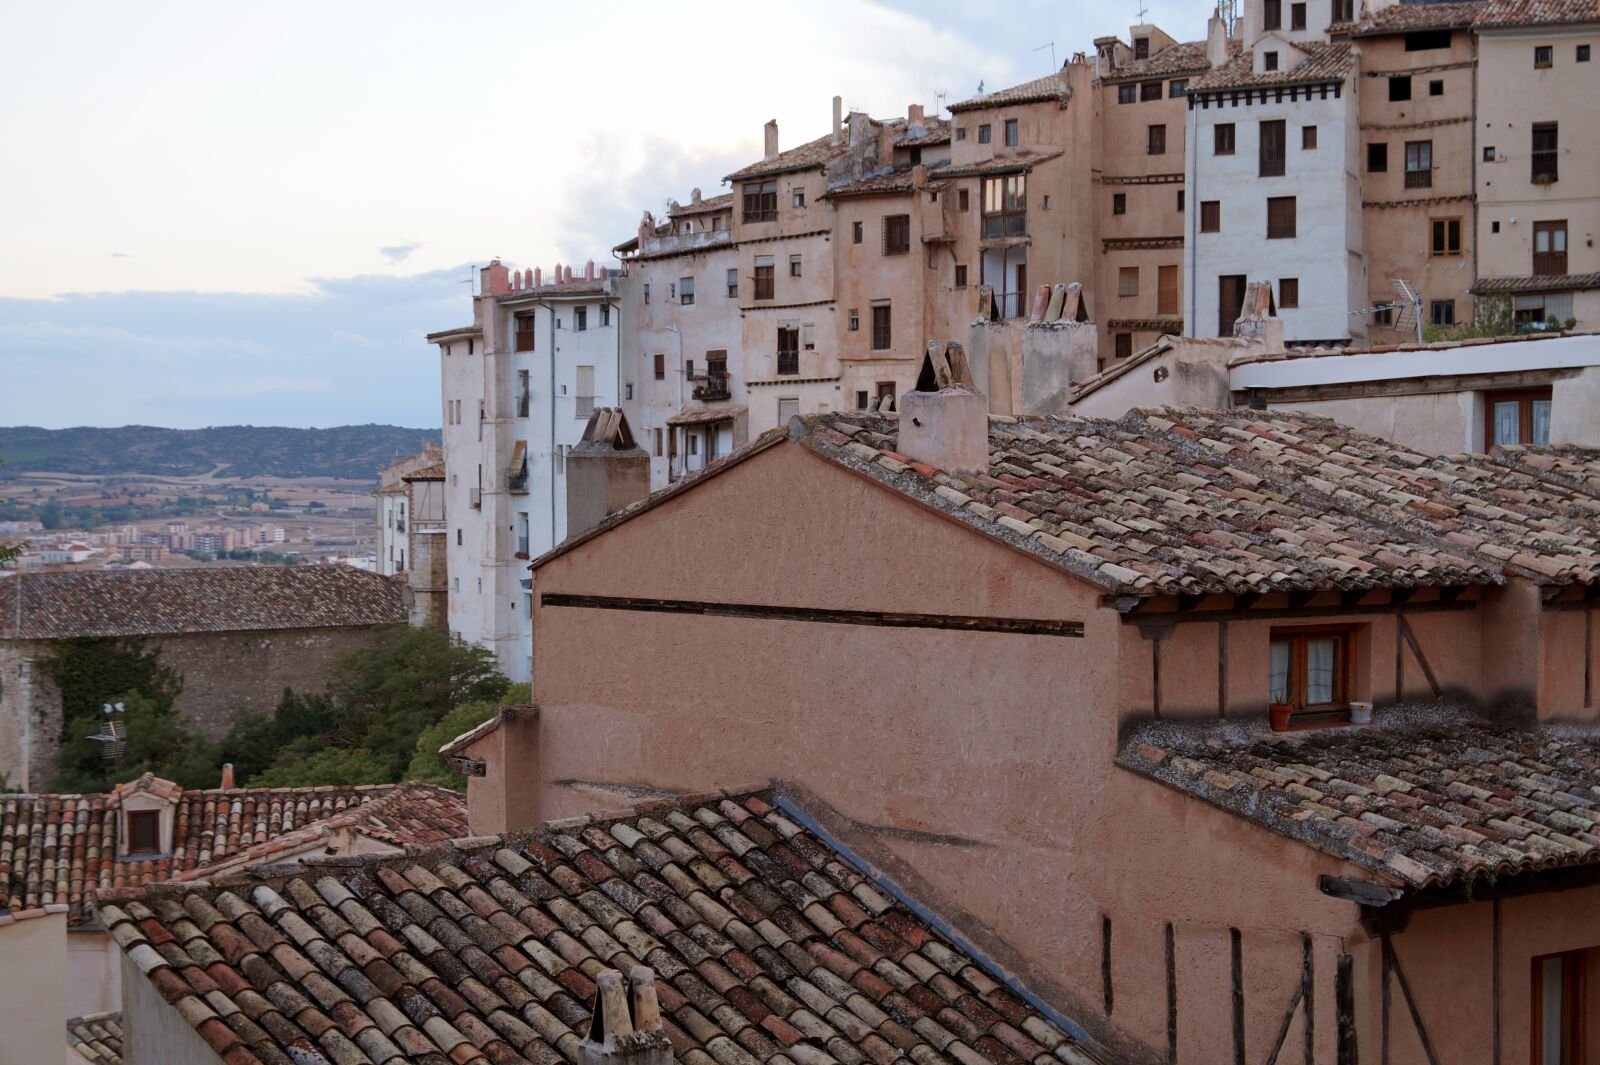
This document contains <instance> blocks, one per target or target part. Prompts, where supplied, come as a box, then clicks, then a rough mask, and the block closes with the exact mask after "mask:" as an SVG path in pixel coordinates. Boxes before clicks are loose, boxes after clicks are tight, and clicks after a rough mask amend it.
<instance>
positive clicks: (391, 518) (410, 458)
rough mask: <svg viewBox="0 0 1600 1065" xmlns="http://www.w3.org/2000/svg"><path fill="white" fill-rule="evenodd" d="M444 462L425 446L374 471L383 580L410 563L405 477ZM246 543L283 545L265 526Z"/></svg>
mask: <svg viewBox="0 0 1600 1065" xmlns="http://www.w3.org/2000/svg"><path fill="white" fill-rule="evenodd" d="M443 460H444V455H443V454H442V453H441V452H440V450H439V448H438V447H437V446H435V445H433V444H429V445H428V446H427V447H426V448H424V449H423V450H421V451H419V452H417V453H416V454H415V455H407V456H406V457H405V458H403V459H396V460H395V461H394V462H391V463H390V464H389V465H387V466H385V467H384V468H383V469H381V470H379V471H378V490H377V491H376V492H374V493H372V496H373V499H374V500H375V502H376V504H377V506H376V507H375V510H376V517H377V522H378V552H377V571H378V572H379V573H381V574H383V575H384V576H385V577H393V576H394V575H395V574H397V573H404V572H405V571H406V570H407V568H409V566H410V564H411V560H410V559H409V557H408V551H409V543H408V539H409V533H408V531H407V530H408V528H409V524H408V523H409V518H410V514H409V513H408V512H409V510H410V506H411V503H410V492H409V491H408V490H407V487H406V481H405V478H406V476H407V475H409V474H412V473H415V472H417V471H418V470H420V469H424V468H426V467H428V466H433V465H437V464H438V463H439V462H442V461H443ZM248 543H263V544H264V543H280V544H281V543H283V529H282V528H276V529H270V530H269V529H268V528H267V527H266V526H265V525H263V526H261V528H260V529H259V530H256V531H255V534H254V535H252V536H251V537H250V538H249V540H248V541H246V544H247V545H248Z"/></svg>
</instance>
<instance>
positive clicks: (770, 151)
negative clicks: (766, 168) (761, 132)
mask: <svg viewBox="0 0 1600 1065" xmlns="http://www.w3.org/2000/svg"><path fill="white" fill-rule="evenodd" d="M765 133H766V149H765V150H766V154H765V155H763V156H762V158H763V159H776V158H777V157H778V120H777V119H775V118H774V119H770V120H768V122H767V126H766V130H765Z"/></svg>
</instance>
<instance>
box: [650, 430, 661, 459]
mask: <svg viewBox="0 0 1600 1065" xmlns="http://www.w3.org/2000/svg"><path fill="white" fill-rule="evenodd" d="M652 432H653V433H655V438H656V446H655V456H656V458H660V457H661V430H660V429H654V430H652Z"/></svg>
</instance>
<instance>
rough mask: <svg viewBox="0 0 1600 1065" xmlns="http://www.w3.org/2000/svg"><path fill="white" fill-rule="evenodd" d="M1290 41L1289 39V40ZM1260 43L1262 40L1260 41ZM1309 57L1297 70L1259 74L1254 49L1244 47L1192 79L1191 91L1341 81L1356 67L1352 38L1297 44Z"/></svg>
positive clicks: (1268, 71) (1258, 43)
mask: <svg viewBox="0 0 1600 1065" xmlns="http://www.w3.org/2000/svg"><path fill="white" fill-rule="evenodd" d="M1286 43H1287V42H1286ZM1257 47H1260V42H1257ZM1293 47H1295V48H1299V49H1301V50H1303V51H1304V52H1305V53H1306V58H1305V59H1304V60H1302V61H1301V63H1300V64H1299V65H1298V66H1296V67H1295V68H1294V69H1293V70H1267V71H1262V72H1261V73H1260V74H1257V73H1255V72H1254V70H1253V64H1254V62H1255V60H1254V57H1253V55H1252V53H1251V52H1249V51H1244V52H1241V53H1239V55H1237V56H1235V57H1234V58H1233V59H1230V60H1228V61H1227V62H1226V63H1224V64H1222V66H1220V67H1217V68H1216V69H1214V70H1212V71H1210V72H1209V73H1206V74H1202V75H1201V76H1200V77H1198V78H1195V79H1194V80H1193V81H1191V82H1190V83H1189V91H1190V92H1204V91H1206V90H1207V89H1243V88H1263V87H1271V86H1275V85H1303V84H1305V83H1306V82H1316V81H1340V80H1342V79H1343V78H1344V77H1345V76H1346V75H1348V74H1349V73H1350V72H1351V71H1352V70H1354V69H1355V55H1354V53H1353V52H1351V50H1350V44H1349V42H1348V41H1344V42H1335V43H1333V44H1319V43H1315V42H1310V43H1304V44H1295V45H1293Z"/></svg>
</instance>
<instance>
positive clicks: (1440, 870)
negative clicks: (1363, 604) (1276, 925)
mask: <svg viewBox="0 0 1600 1065" xmlns="http://www.w3.org/2000/svg"><path fill="white" fill-rule="evenodd" d="M1386 713H1388V714H1390V715H1392V716H1394V717H1397V718H1401V719H1402V720H1400V721H1399V722H1398V723H1396V724H1394V725H1372V726H1364V727H1359V728H1344V729H1324V730H1319V731H1316V732H1307V733H1289V734H1278V733H1254V734H1248V735H1241V734H1239V733H1238V732H1229V731H1220V730H1197V731H1194V732H1189V731H1187V730H1185V729H1183V728H1181V727H1180V728H1172V727H1168V728H1165V729H1161V728H1153V729H1152V730H1150V731H1149V732H1147V733H1138V734H1135V735H1134V736H1133V737H1132V738H1130V739H1129V740H1128V741H1127V742H1126V743H1125V744H1124V745H1123V748H1122V751H1121V754H1120V755H1119V756H1118V764H1120V765H1123V766H1125V767H1127V768H1129V769H1133V770H1135V771H1137V772H1140V773H1143V774H1145V775H1147V776H1151V777H1154V778H1155V779H1156V780H1159V781H1161V782H1162V783H1164V784H1168V785H1171V786H1172V787H1174V788H1177V789H1178V790H1180V791H1183V792H1185V793H1187V794H1190V795H1193V796H1195V797H1196V798H1199V799H1203V800H1205V801H1207V802H1210V803H1214V804H1216V805H1218V806H1221V807H1223V808H1224V809H1227V810H1230V811H1232V812H1234V813H1236V814H1238V815H1240V816H1241V817H1245V818H1248V819H1250V820H1252V821H1255V822H1257V823H1258V824H1262V825H1265V826H1266V827H1268V828H1271V829H1273V830H1274V831H1277V832H1281V833H1282V834H1284V835H1286V836H1290V837H1292V838H1294V839H1298V840H1300V841H1301V842H1303V843H1307V844H1309V845H1311V846H1313V847H1317V848H1319V849H1320V850H1323V851H1326V852H1327V853H1329V854H1332V855H1335V856H1337V857H1340V858H1345V859H1348V860H1350V861H1352V862H1355V863H1356V864H1358V865H1361V866H1364V867H1366V868H1368V869H1371V870H1373V871H1375V872H1378V873H1382V874H1386V875H1388V876H1391V877H1394V878H1395V880H1396V881H1398V886H1401V887H1406V888H1425V887H1432V886H1436V885H1440V884H1449V883H1453V882H1456V881H1466V880H1473V879H1477V878H1480V877H1491V878H1492V877H1505V876H1509V875H1514V874H1518V873H1529V872H1537V871H1541V870H1545V869H1550V868H1555V867H1561V866H1572V865H1580V864H1584V863H1588V862H1594V861H1600V827H1597V825H1600V797H1597V796H1600V749H1597V748H1596V741H1595V738H1594V737H1593V736H1584V737H1580V736H1577V735H1558V734H1556V733H1553V732H1546V731H1542V730H1532V729H1512V728H1506V727H1501V726H1494V725H1489V724H1485V723H1483V722H1479V721H1473V720H1470V719H1463V718H1459V717H1454V716H1449V715H1444V716H1440V717H1427V716H1422V715H1421V714H1420V713H1419V714H1418V718H1417V719H1416V720H1412V721H1406V720H1403V719H1404V718H1405V717H1406V715H1405V714H1404V713H1403V712H1400V711H1396V710H1391V711H1387V712H1386Z"/></svg>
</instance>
